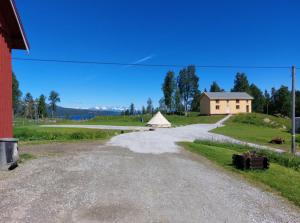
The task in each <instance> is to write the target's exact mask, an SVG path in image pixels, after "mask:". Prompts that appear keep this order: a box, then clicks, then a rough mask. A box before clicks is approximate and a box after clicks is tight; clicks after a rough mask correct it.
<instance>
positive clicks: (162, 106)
mask: <svg viewBox="0 0 300 223" xmlns="http://www.w3.org/2000/svg"><path fill="white" fill-rule="evenodd" d="M158 110H159V111H161V112H167V110H168V107H167V105H166V104H165V100H164V98H161V99H160V100H159V108H158Z"/></svg>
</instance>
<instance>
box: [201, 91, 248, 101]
mask: <svg viewBox="0 0 300 223" xmlns="http://www.w3.org/2000/svg"><path fill="white" fill-rule="evenodd" d="M203 95H206V96H207V97H208V98H209V99H212V100H222V99H223V100H230V99H235V100H236V99H239V100H243V99H244V100H253V97H252V96H250V95H249V94H248V93H246V92H204V93H203Z"/></svg>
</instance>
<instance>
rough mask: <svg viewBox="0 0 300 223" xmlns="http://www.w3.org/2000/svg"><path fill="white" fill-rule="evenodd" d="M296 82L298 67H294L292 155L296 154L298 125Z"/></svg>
mask: <svg viewBox="0 0 300 223" xmlns="http://www.w3.org/2000/svg"><path fill="white" fill-rule="evenodd" d="M295 82H296V67H295V66H292V146H291V153H292V154H295V152H296V142H295V135H296V123H295V121H296V120H295V107H296V106H295V104H296V93H295V84H296V83H295Z"/></svg>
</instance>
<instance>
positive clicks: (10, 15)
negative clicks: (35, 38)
mask: <svg viewBox="0 0 300 223" xmlns="http://www.w3.org/2000/svg"><path fill="white" fill-rule="evenodd" d="M0 14H1V15H2V19H4V24H5V27H6V29H7V30H6V31H7V32H8V35H9V38H10V42H11V46H10V47H11V48H12V49H23V50H27V51H29V44H28V41H27V38H26V35H25V32H24V29H23V26H22V23H21V19H20V16H19V13H18V10H17V8H16V4H15V1H14V0H1V1H0Z"/></svg>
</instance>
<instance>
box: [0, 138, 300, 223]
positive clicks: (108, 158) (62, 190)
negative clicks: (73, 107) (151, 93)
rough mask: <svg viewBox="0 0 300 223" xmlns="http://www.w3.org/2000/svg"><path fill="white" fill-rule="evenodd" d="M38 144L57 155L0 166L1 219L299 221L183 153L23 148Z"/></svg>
mask: <svg viewBox="0 0 300 223" xmlns="http://www.w3.org/2000/svg"><path fill="white" fill-rule="evenodd" d="M52 147H53V148H52ZM58 148H59V150H58ZM35 150H37V151H41V150H47V151H50V152H53V151H60V153H58V154H56V155H51V156H46V157H42V158H39V159H35V160H32V161H29V162H27V163H25V164H23V165H21V166H20V167H19V168H17V169H15V170H14V171H12V172H0V222H43V223H47V222H83V223H84V222H88V223H90V222H125V223H127V222H128V223H134V222H137V223H143V222H153V223H159V222H162V223H165V222H166V223H168V222H170V223H174V222H175V223H176V222H183V223H187V222H191V223H193V222H195V223H199V222H203V223H205V222H209V223H211V222H222V223H223V222H238V223H241V222H270V223H271V222H272V223H274V222H300V212H299V209H297V208H295V207H293V206H291V205H289V204H287V203H286V202H285V201H283V200H282V199H281V198H278V197H277V196H275V195H272V194H270V193H268V192H264V191H262V190H261V189H257V188H255V187H253V186H250V185H249V184H247V183H245V182H243V181H242V180H240V179H238V178H237V177H233V176H231V175H229V174H228V173H224V172H223V171H222V170H220V169H216V167H214V166H213V165H211V164H210V163H209V162H208V161H206V160H202V159H201V158H200V157H198V156H194V155H193V154H190V153H188V152H185V151H181V152H180V153H164V154H159V155H154V154H144V153H135V152H132V151H130V150H128V149H124V148H119V147H109V146H104V145H100V146H99V145H97V143H80V144H57V145H47V146H27V147H24V148H23V151H30V152H34V151H35Z"/></svg>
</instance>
